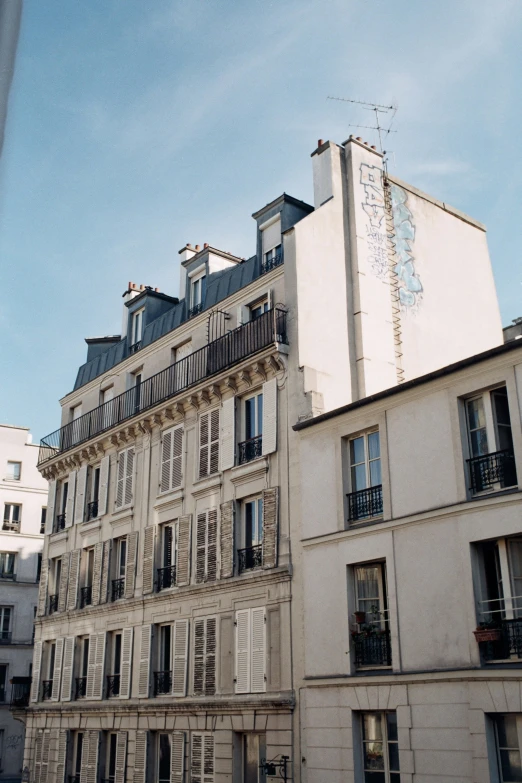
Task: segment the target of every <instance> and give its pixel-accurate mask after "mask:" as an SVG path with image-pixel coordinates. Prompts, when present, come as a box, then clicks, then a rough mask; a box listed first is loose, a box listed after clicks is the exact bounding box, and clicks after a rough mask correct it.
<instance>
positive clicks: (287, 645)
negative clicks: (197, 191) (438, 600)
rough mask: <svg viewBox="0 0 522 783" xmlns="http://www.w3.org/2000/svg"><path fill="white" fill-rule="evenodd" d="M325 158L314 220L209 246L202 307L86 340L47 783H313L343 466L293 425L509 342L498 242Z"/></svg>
mask: <svg viewBox="0 0 522 783" xmlns="http://www.w3.org/2000/svg"><path fill="white" fill-rule="evenodd" d="M312 158H313V166H314V207H312V206H310V205H307V204H305V203H303V202H301V201H298V200H297V199H294V198H292V197H290V196H288V195H286V194H283V195H282V196H280V197H279V198H277V199H275V200H274V201H272V202H271V203H270V204H268V205H267V206H266V207H264V208H263V209H261V210H259V211H258V212H255V213H254V215H253V217H254V219H255V221H256V253H255V255H254V256H252V257H251V258H249V259H248V260H244V259H241V258H239V257H236V256H233V255H231V254H230V253H228V252H223V251H220V250H217V249H216V248H213V247H210V246H208V245H204V246H203V247H202V248H200V247H199V246H197V245H196V246H195V247H192V246H190V245H187V246H186V247H185V248H183V250H182V251H180V262H181V263H180V272H181V274H180V298H179V300H178V298H176V297H171V296H168V295H166V294H163V293H161V292H159V291H157V290H155V289H152V288H148V287H143V286H140V287H136V286H134V285H133V284H129V286H128V289H127V291H126V292H125V294H124V308H123V313H124V315H123V320H122V333H121V335H117V336H113V337H103V338H89V339H88V340H87V344H88V356H87V362H86V364H84V365H83V366H82V367H80V369H79V372H78V376H77V380H76V384H75V388H74V390H73V391H72V392H70V393H69V394H67V395H66V396H65V397H64V398H63V399H62V400H61V405H62V422H61V427H60V429H59V430H57V431H56V432H54V433H52V434H51V435H49V436H47V437H46V438H44V439H43V440H42V443H41V450H40V469H41V471H42V473H43V475H44V476H45V477H46V478H47V479H49V481H50V494H49V503H48V506H49V511H48V527H47V530H46V540H45V551H44V561H43V570H42V582H41V591H40V596H39V611H38V620H37V631H36V639H37V644H36V649H35V658H34V667H33V681H32V686H31V693H30V695H28V699H27V701H28V704H27V708H26V710H25V711H24V712H22V711H19V712H18V713H17V714H18V717H20V719H23V720H25V721H26V723H27V742H26V749H25V764H26V766H27V770H28V774H29V775H30V776H31V780H33V779H34V780H36V781H40V783H42V781H44V780H47V781H49V780H52V781H59V783H62V781H64V779H65V778H67V779H68V780H69V781H70V783H77V781H79V782H80V783H95V781H98V780H104V781H111V783H112V781H114V783H123V782H124V781H128V782H130V781H133V783H153V782H154V783H181V781H187V782H188V781H193V783H225V782H226V783H243V782H244V783H253V782H254V781H255V783H260V782H261V781H264V780H265V778H266V776H267V773H271V772H273V769H266V768H263V765H262V761H263V759H268V760H269V761H273V760H274V759H275V760H277V761H278V762H279V761H281V759H282V757H283V756H286V757H288V763H287V773H288V777H289V779H294V780H298V779H299V777H300V775H301V753H300V726H299V720H300V715H301V714H302V713H301V712H300V706H299V705H300V689H301V688H302V684H303V683H304V679H303V678H304V674H305V658H304V657H303V651H304V648H303V639H302V630H301V623H302V617H303V611H302V606H301V604H302V601H303V600H304V596H303V571H302V569H303V562H304V561H303V557H302V545H301V536H302V533H301V526H302V524H304V523H303V522H302V519H301V511H302V508H301V502H300V498H299V493H300V487H304V485H305V484H306V483H307V482H309V483H310V486H311V485H312V483H315V480H316V478H317V476H319V475H322V465H321V461H322V460H321V457H320V455H318V459H317V462H316V464H315V466H314V467H313V468H312V472H315V474H316V475H314V476H313V477H312V476H310V477H308V476H305V475H304V474H303V473H302V471H301V470H300V460H301V456H300V451H299V449H300V439H301V433H299V434H298V433H296V432H294V430H293V429H292V426H293V425H294V424H295V423H296V422H298V421H305V420H308V419H310V418H311V417H313V416H317V415H319V414H323V413H325V412H327V411H331V410H333V409H335V408H336V407H338V406H339V405H341V404H345V403H351V402H354V401H357V400H361V399H362V398H365V397H367V396H368V395H370V394H375V393H378V392H380V391H382V390H383V389H386V388H388V387H394V386H396V385H397V384H398V383H402V382H405V381H408V380H410V379H412V378H415V377H417V376H419V375H422V374H423V373H426V372H430V371H434V370H437V369H439V368H441V367H443V366H444V365H445V364H447V363H448V362H451V361H458V360H461V359H463V358H465V357H466V356H469V355H470V354H473V353H477V352H478V351H484V350H488V349H491V348H493V347H494V346H495V345H498V344H499V343H500V342H501V339H502V332H501V326H500V319H499V314H498V307H497V303H496V296H495V290H494V285H493V278H492V274H491V268H490V263H489V256H488V252H487V244H486V240H485V231H484V227H483V226H481V225H480V224H478V223H477V222H476V221H474V220H472V219H471V218H468V217H466V216H465V215H462V214H461V213H459V212H458V211H457V210H455V209H453V208H451V207H449V206H448V205H446V204H444V203H442V202H438V201H436V200H434V199H433V198H431V197H429V196H427V195H425V194H422V193H421V192H420V191H418V190H416V189H415V188H412V187H411V186H409V185H406V184H405V183H402V182H400V181H398V180H394V179H392V178H389V177H387V176H385V175H384V173H383V170H382V158H381V156H380V155H379V154H378V153H377V152H376V151H375V150H373V149H372V148H370V147H369V146H368V145H366V144H364V143H363V142H361V141H359V140H356V139H353V138H351V139H349V140H348V141H347V142H346V143H345V144H344V145H342V146H339V145H336V144H333V143H331V142H327V143H323V142H320V144H319V146H318V148H317V149H316V150H315V152H314V153H313V156H312ZM390 237H393V242H392V241H390ZM470 275H473V276H474V277H475V279H476V280H477V281H478V283H479V285H478V294H477V297H478V299H476V300H474V301H473V302H471V301H468V299H467V298H466V297H463V296H462V291H463V290H465V289H466V286H467V281H468V279H469V277H470ZM450 282H451V284H449V283H450ZM441 298H442V299H443V301H444V303H445V304H444V315H445V317H444V319H441V318H440V317H437V316H438V315H440V312H441ZM477 301H478V302H480V306H478V305H477ZM462 324H465V329H463V327H462ZM316 489H317V485H316ZM317 491H318V493H319V494H320V493H321V490H320V489H317ZM334 500H335V499H334ZM334 500H333V502H334ZM294 508H295V509H296V510H295V512H294ZM293 585H295V588H294V586H293ZM328 600H330V599H328ZM339 622H341V621H340V619H339ZM327 641H328V639H327V638H318V639H317V640H316V643H317V644H318V646H320V645H324V644H325V643H326V642H327ZM303 769H304V768H303ZM309 779H310V777H309ZM311 780H315V778H313V777H312V778H311Z"/></svg>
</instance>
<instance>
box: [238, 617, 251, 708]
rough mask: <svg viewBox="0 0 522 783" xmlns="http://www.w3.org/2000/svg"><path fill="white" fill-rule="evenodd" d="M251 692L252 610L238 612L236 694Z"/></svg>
mask: <svg viewBox="0 0 522 783" xmlns="http://www.w3.org/2000/svg"><path fill="white" fill-rule="evenodd" d="M249 692H250V609H239V610H238V611H237V612H236V693H249Z"/></svg>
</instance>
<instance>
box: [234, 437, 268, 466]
mask: <svg viewBox="0 0 522 783" xmlns="http://www.w3.org/2000/svg"><path fill="white" fill-rule="evenodd" d="M238 448H239V464H240V465H243V464H244V463H245V462H250V460H252V459H257V457H260V456H261V455H262V453H263V436H262V435H257V436H256V437H255V438H249V439H248V440H244V441H243V443H239V444H238Z"/></svg>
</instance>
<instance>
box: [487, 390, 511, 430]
mask: <svg viewBox="0 0 522 783" xmlns="http://www.w3.org/2000/svg"><path fill="white" fill-rule="evenodd" d="M491 396H492V398H493V409H494V411H495V418H496V420H497V424H508V425H511V419H510V418H509V405H508V398H507V393H506V392H501V391H496V392H493V393H492V395H491Z"/></svg>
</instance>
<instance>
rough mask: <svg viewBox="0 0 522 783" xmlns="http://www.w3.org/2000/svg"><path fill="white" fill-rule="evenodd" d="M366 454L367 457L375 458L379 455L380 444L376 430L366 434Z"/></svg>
mask: <svg viewBox="0 0 522 783" xmlns="http://www.w3.org/2000/svg"><path fill="white" fill-rule="evenodd" d="M368 456H369V459H376V458H377V457H380V456H381V444H380V440H379V433H378V432H372V433H371V434H370V435H368Z"/></svg>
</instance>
